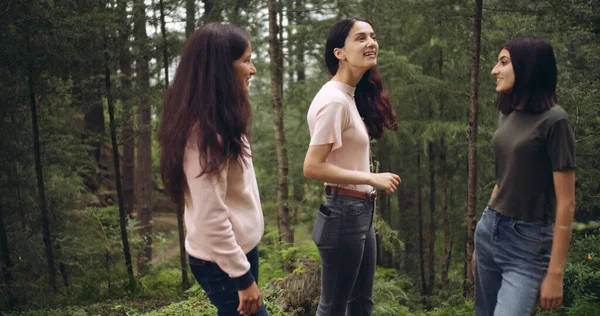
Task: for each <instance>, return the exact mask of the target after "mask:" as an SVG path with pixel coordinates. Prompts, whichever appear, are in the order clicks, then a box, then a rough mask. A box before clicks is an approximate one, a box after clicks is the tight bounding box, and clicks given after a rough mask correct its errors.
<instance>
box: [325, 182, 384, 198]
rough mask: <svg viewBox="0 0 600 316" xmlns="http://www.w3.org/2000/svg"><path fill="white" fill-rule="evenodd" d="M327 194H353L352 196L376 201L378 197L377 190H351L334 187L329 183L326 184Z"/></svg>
mask: <svg viewBox="0 0 600 316" xmlns="http://www.w3.org/2000/svg"><path fill="white" fill-rule="evenodd" d="M325 194H327V195H336V194H337V195H342V196H351V197H355V198H358V199H363V200H370V201H375V199H376V198H377V191H376V190H373V191H371V192H369V193H366V192H361V191H356V190H350V189H346V188H340V187H332V186H329V185H328V186H325Z"/></svg>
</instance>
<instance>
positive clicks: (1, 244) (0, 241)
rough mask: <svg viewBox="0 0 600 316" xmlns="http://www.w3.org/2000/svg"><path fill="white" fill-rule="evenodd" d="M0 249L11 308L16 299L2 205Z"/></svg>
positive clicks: (0, 208)
mask: <svg viewBox="0 0 600 316" xmlns="http://www.w3.org/2000/svg"><path fill="white" fill-rule="evenodd" d="M0 250H2V251H1V253H2V262H0V264H1V266H0V271H2V280H3V281H4V284H5V285H6V294H7V296H8V306H9V308H11V309H12V308H13V307H14V305H15V303H16V301H15V297H14V295H13V291H12V273H11V270H12V262H11V261H10V252H9V248H8V238H7V237H6V225H4V216H3V214H2V207H0Z"/></svg>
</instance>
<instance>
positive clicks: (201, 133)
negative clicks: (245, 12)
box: [158, 23, 251, 203]
mask: <svg viewBox="0 0 600 316" xmlns="http://www.w3.org/2000/svg"><path fill="white" fill-rule="evenodd" d="M249 43H250V41H249V36H248V34H247V33H246V32H245V31H244V30H242V29H241V28H239V27H237V26H234V25H225V24H221V23H209V24H206V25H205V26H203V27H202V28H200V29H198V30H197V31H196V32H194V33H193V34H192V35H191V36H190V38H189V39H188V40H187V41H186V43H185V47H184V49H183V52H182V54H181V60H180V62H179V66H178V68H177V72H176V74H175V79H174V81H173V84H172V85H171V86H170V87H169V89H168V91H167V93H166V95H165V100H164V104H163V111H162V117H161V123H160V129H159V133H158V139H159V142H160V147H161V160H160V171H161V177H162V180H163V185H164V188H165V191H166V192H167V194H168V195H169V197H170V198H171V200H172V201H173V202H175V203H182V202H183V201H184V193H185V192H186V191H187V190H188V188H187V181H186V178H185V174H184V170H183V158H184V152H185V148H186V145H187V143H188V139H190V140H194V141H195V145H197V146H198V150H199V153H200V154H199V157H198V163H199V164H200V166H201V170H202V171H201V173H200V174H199V175H198V176H202V175H211V174H213V173H215V172H218V171H219V170H220V169H221V167H222V166H223V162H225V161H226V160H227V159H230V158H236V159H238V160H239V161H242V158H243V157H244V156H249V155H250V154H249V148H248V145H247V142H245V141H244V136H245V137H247V138H250V136H251V135H250V124H251V108H250V102H249V101H248V94H247V92H246V91H245V90H244V89H243V87H242V83H241V82H240V81H239V80H238V79H237V77H236V74H235V70H234V68H233V63H234V61H235V60H237V59H239V58H241V56H242V55H243V53H244V51H245V50H246V48H247V47H248V45H249Z"/></svg>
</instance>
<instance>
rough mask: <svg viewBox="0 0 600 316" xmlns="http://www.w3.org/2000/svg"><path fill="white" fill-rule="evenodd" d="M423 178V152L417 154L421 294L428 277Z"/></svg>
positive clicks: (425, 287) (424, 289) (425, 289)
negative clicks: (426, 271)
mask: <svg viewBox="0 0 600 316" xmlns="http://www.w3.org/2000/svg"><path fill="white" fill-rule="evenodd" d="M422 187H423V180H422V179H421V154H420V153H419V154H417V216H418V222H419V267H420V268H421V294H423V295H424V294H426V293H427V279H425V254H424V252H425V249H424V246H423V205H422V194H421V193H422Z"/></svg>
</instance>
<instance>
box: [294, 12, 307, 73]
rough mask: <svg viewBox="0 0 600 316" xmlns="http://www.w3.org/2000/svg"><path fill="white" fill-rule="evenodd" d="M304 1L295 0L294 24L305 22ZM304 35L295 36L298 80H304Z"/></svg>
mask: <svg viewBox="0 0 600 316" xmlns="http://www.w3.org/2000/svg"><path fill="white" fill-rule="evenodd" d="M305 1H306V0H296V8H295V9H296V11H297V12H296V14H295V17H296V25H303V24H304V23H305V19H304V16H305V14H306V13H305V12H304V10H305ZM305 42H306V40H305V37H304V36H302V35H299V36H297V38H296V80H297V81H298V82H304V81H305V80H306V66H305V65H304V46H305Z"/></svg>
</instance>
